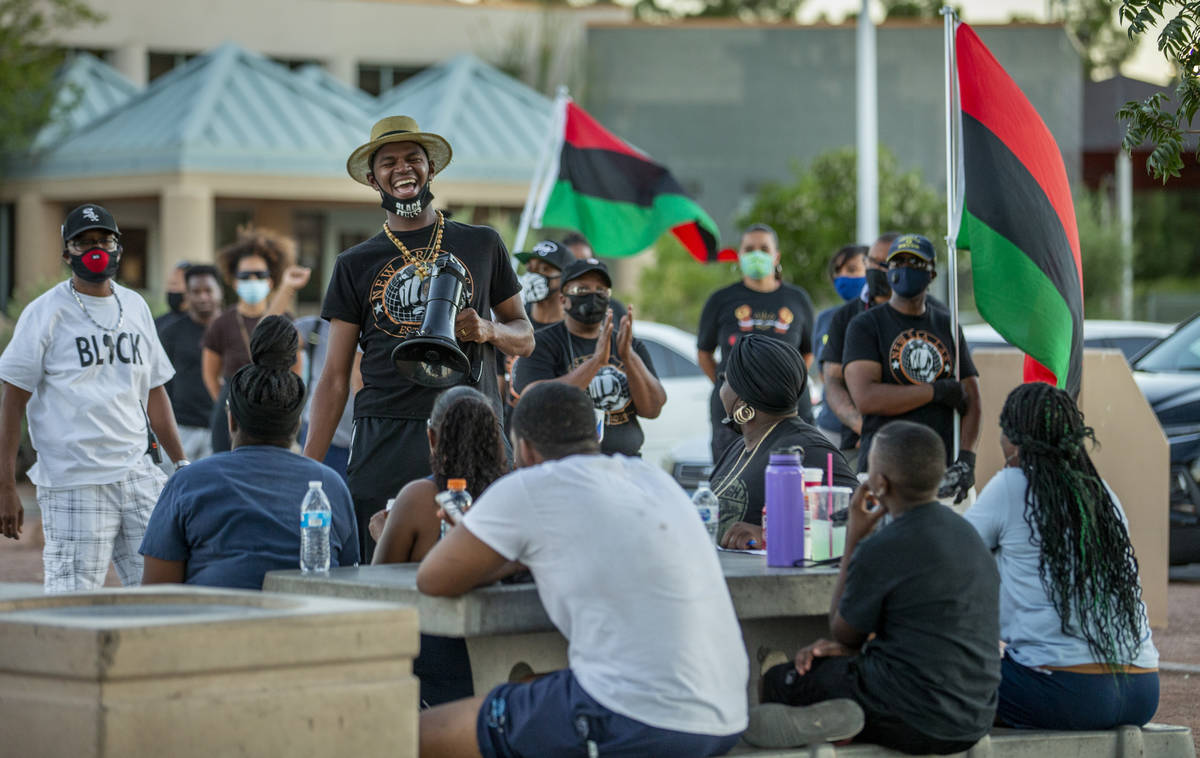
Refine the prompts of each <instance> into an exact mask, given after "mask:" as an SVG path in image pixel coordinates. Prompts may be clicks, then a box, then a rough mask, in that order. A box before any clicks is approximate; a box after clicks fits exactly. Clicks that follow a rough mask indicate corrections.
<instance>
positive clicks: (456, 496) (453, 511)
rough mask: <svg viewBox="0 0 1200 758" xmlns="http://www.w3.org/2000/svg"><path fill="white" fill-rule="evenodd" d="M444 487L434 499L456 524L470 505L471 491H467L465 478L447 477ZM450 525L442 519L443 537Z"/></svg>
mask: <svg viewBox="0 0 1200 758" xmlns="http://www.w3.org/2000/svg"><path fill="white" fill-rule="evenodd" d="M446 487H447V489H446V490H445V491H443V492H439V493H438V494H437V495H436V496H434V500H436V501H437V504H438V505H439V506H440V507H441V509H442V510H443V511H445V513H446V517H447V518H448V519H450V521H451V522H452V523H453V524H454V525H456V526H457V525H458V522H459V520H460V519H461V518H462V517H463V514H464V513H466V512H467V509H468V508H470V507H471V493H470V492H467V480H466V479H447V480H446ZM450 526H451V525H450V524H447V523H446V522H445V521H442V536H443V537H445V536H446V532H448V531H450Z"/></svg>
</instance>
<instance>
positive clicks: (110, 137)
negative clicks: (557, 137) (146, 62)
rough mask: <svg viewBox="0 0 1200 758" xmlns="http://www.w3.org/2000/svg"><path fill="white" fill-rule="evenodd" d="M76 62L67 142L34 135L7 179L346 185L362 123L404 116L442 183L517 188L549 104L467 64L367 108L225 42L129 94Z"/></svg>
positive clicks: (352, 94)
mask: <svg viewBox="0 0 1200 758" xmlns="http://www.w3.org/2000/svg"><path fill="white" fill-rule="evenodd" d="M77 61H78V62H77V63H76V65H75V68H72V69H71V70H70V71H68V73H67V76H68V77H74V78H75V79H78V80H80V81H82V82H83V83H84V84H83V86H82V89H83V90H84V92H85V93H86V94H87V97H85V98H84V99H83V101H82V102H81V103H80V104H79V106H78V107H77V108H76V109H74V110H71V111H70V119H69V121H64V122H63V123H64V124H69V127H70V128H69V132H67V130H60V131H58V132H56V133H53V134H51V133H47V134H46V135H44V136H39V140H41V142H40V143H39V144H40V145H41V147H42V149H41V150H39V151H37V152H36V153H32V154H31V155H29V156H25V157H24V158H23V159H19V160H16V161H14V162H13V164H12V165H11V167H10V174H9V175H10V176H13V177H14V178H16V177H22V178H36V177H87V176H132V175H144V174H156V173H173V172H178V171H198V172H222V173H233V174H267V175H282V176H308V177H346V158H347V157H348V156H349V155H350V152H351V151H352V150H353V149H354V148H355V147H357V146H358V145H360V144H362V143H363V142H365V141H366V139H367V136H368V135H369V133H370V130H371V124H372V123H374V122H375V121H376V120H377V119H378V118H380V117H382V116H383V115H395V114H399V113H403V114H408V115H412V116H413V117H415V118H416V119H417V120H418V122H419V123H420V124H421V126H422V128H423V129H427V130H429V131H434V132H438V133H440V134H442V135H443V136H445V137H446V139H448V140H449V141H450V144H451V146H452V147H453V148H454V160H453V162H452V163H451V164H450V166H449V168H448V169H447V171H446V174H445V175H446V176H447V177H449V178H453V179H455V180H460V181H480V182H527V181H529V179H530V177H531V176H532V175H533V171H534V168H535V165H536V163H537V160H538V158H539V156H540V154H541V151H542V149H543V147H544V144H545V141H546V139H547V138H548V133H547V132H548V129H549V127H550V120H551V113H550V112H551V107H552V104H551V101H550V100H549V99H548V98H546V97H544V96H542V95H540V94H538V93H537V92H535V91H533V90H532V89H530V88H528V87H526V86H525V85H524V84H521V83H520V82H518V81H516V80H515V79H512V78H511V77H509V76H507V75H506V74H504V73H502V72H500V71H498V70H497V69H495V68H493V67H491V66H489V65H488V64H486V63H484V62H483V61H481V60H479V59H478V58H475V57H473V56H470V55H464V56H459V57H457V58H454V59H452V60H450V61H448V62H446V63H444V64H440V65H437V66H434V67H432V68H429V69H427V70H426V71H423V72H421V73H420V74H418V75H417V76H415V77H413V78H411V79H409V80H408V81H406V82H404V83H403V84H401V85H400V86H398V87H396V88H393V89H392V90H389V91H388V92H385V93H384V94H383V95H381V96H380V97H379V98H378V99H375V98H372V97H370V96H369V95H367V94H366V93H365V92H362V91H361V90H357V89H354V88H352V87H347V86H346V85H344V84H342V83H341V82H339V81H337V80H336V79H335V78H334V77H332V76H330V75H329V74H327V73H326V72H324V71H321V70H319V69H309V68H306V69H302V70H300V71H291V70H289V69H288V68H287V67H285V66H282V65H279V64H277V63H274V62H272V61H270V60H268V59H267V58H264V57H263V56H261V55H259V54H257V53H254V52H250V51H248V50H245V49H244V48H241V47H239V46H237V45H235V44H232V43H226V44H224V45H221V46H220V47H217V48H214V49H213V50H210V51H209V52H207V53H205V54H204V55H201V56H198V57H196V58H193V59H192V60H191V61H188V62H187V63H186V64H184V65H182V66H180V67H179V68H176V69H174V70H172V71H170V72H169V73H167V74H165V75H163V76H161V77H159V78H158V79H155V80H154V81H153V82H151V83H150V85H149V86H148V87H146V89H145V90H143V91H141V92H140V93H139V92H137V91H136V89H131V88H133V85H132V84H129V83H128V82H127V81H124V80H123V79H121V78H120V75H119V74H117V73H116V72H115V71H113V70H112V69H110V68H109V67H107V66H106V65H105V64H103V63H101V62H100V61H98V60H96V59H95V58H90V56H87V57H83V56H81V57H80V58H79V59H77ZM101 85H103V86H101ZM120 97H123V99H121V100H120V101H119V102H118V98H120ZM64 132H67V133H65V134H64ZM346 178H347V181H349V177H346Z"/></svg>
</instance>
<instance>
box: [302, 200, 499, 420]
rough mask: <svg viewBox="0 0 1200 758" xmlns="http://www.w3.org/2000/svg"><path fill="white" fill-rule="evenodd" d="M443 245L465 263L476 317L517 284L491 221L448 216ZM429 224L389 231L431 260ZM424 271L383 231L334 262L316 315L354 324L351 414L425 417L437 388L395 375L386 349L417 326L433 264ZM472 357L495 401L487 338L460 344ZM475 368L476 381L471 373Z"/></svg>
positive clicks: (486, 314) (479, 385) (492, 354)
mask: <svg viewBox="0 0 1200 758" xmlns="http://www.w3.org/2000/svg"><path fill="white" fill-rule="evenodd" d="M445 223H446V226H445V231H444V232H443V235H442V244H441V249H440V251H438V253H439V254H441V253H450V254H451V255H453V256H454V257H456V258H457V259H458V260H459V262H461V263H462V264H463V266H464V267H465V268H466V270H467V282H466V286H465V290H466V292H465V294H466V300H467V303H469V304H470V307H472V308H474V309H475V311H476V312H478V313H479V316H480V318H486V319H490V318H492V312H491V311H492V308H493V307H494V306H496V305H498V304H500V303H502V302H504V301H505V300H507V299H509V298H510V297H512V296H513V295H516V294H517V293H518V292H520V291H521V284H520V282H518V281H517V275H516V273H515V272H514V271H513V267H512V264H511V263H510V262H509V258H508V250H506V249H505V247H504V242H503V241H502V240H501V239H500V235H499V234H497V233H496V230H495V229H492V228H490V227H487V226H472V225H470V224H460V223H458V222H456V221H450V220H447V221H446V222H445ZM434 226H435V225H434V224H430V225H429V226H427V227H425V228H423V229H417V230H415V231H411V232H393V234H394V235H395V236H396V238H397V239H399V240H400V241H401V242H402V243H403V244H404V245H405V246H406V247H407V248H408V250H409V252H410V253H412V255H413V256H414V257H415V258H416V259H417V260H432V258H434V257H435V256H434V255H432V254H431V253H430V251H429V247H430V245H432V243H433V236H434V234H433V233H434ZM420 268H423V269H424V271H425V274H424V275H422V273H421V271H420V269H419V268H418V267H417V266H414V265H413V264H412V263H409V262H408V261H406V260H405V257H404V255H403V254H402V253H401V252H400V250H399V249H398V248H397V247H396V245H395V244H393V243H392V241H391V240H390V239H388V237H387V235H385V234H384V233H383V232H382V231H381V232H380V233H379V234H376V235H375V236H374V237H372V238H371V239H369V240H367V241H366V242H363V243H361V244H359V245H355V246H354V247H352V248H350V249H349V250H346V251H345V252H343V253H342V254H341V255H339V256H338V257H337V261H336V262H335V263H334V267H333V276H332V277H331V278H330V281H329V289H328V290H327V291H326V293H325V303H324V305H323V306H322V308H321V317H322V318H325V319H334V318H336V319H339V320H341V321H348V322H350V323H352V324H358V325H359V337H358V340H359V345H360V346H361V347H362V350H363V358H362V377H363V387H362V389H361V390H359V392H358V394H357V395H355V398H354V417H355V418H363V417H367V416H375V417H383V418H400V419H425V418H429V412H430V410H432V408H433V401H434V399H435V398H437V396H438V393H439V392H441V390H439V389H434V388H429V387H424V386H421V385H419V384H415V383H413V382H410V381H408V380H405V379H403V378H401V377H400V375H399V374H398V373H397V372H396V367H395V364H393V363H392V350H393V349H394V348H395V347H396V345H398V344H399V343H400V342H401V341H402V340H403V339H405V338H406V337H409V336H411V335H412V334H414V333H415V332H417V331H418V330H419V329H420V328H421V321H422V320H423V319H424V318H425V298H426V296H427V295H428V292H429V272H430V270H431V268H432V266H431V265H430V264H428V263H426V264H423V265H422V266H421V267H420ZM459 347H461V348H462V349H463V351H464V352H465V353H466V355H467V357H468V358H470V359H471V370H472V377H471V378H470V380H468V381H469V383H471V384H472V385H473V386H474V387H475V388H476V389H478V390H479V391H480V392H482V393H483V394H484V395H485V396H487V397H488V398H491V399H492V400H493V403H494V404H495V405H496V410H497V412H499V409H500V405H499V402H500V392H499V387H498V385H497V382H496V351H495V349H494V348H493V347H492V346H491V345H490V344H480V343H477V342H470V343H466V344H460V345H459ZM476 376H478V380H477V381H471V380H474V379H475V377H476Z"/></svg>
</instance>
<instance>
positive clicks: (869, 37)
mask: <svg viewBox="0 0 1200 758" xmlns="http://www.w3.org/2000/svg"><path fill="white" fill-rule="evenodd" d="M870 5H871V2H870V0H862V8H861V9H860V11H859V14H858V44H857V45H856V52H857V59H858V61H857V63H856V64H855V73H856V79H857V82H856V87H855V91H856V94H857V99H858V119H857V122H858V127H857V143H858V214H857V227H858V235H857V236H858V242H859V244H862V245H869V244H871V243H872V242H873V241H874V240H875V238H876V237H877V236H879V118H878V110H879V103H878V98H877V89H878V87H877V77H876V70H875V69H876V64H875V23H874V22H873V21H871V8H870Z"/></svg>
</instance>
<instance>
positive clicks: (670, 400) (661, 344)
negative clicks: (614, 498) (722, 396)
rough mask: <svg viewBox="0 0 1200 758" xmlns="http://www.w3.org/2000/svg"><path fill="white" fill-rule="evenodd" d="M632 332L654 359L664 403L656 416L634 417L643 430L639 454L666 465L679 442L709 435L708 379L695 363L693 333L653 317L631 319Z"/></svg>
mask: <svg viewBox="0 0 1200 758" xmlns="http://www.w3.org/2000/svg"><path fill="white" fill-rule="evenodd" d="M633 336H634V337H636V338H638V339H639V340H641V341H642V343H643V344H644V345H645V346H646V350H647V351H648V352H649V353H650V360H652V361H653V362H654V370H655V372H656V373H657V374H658V380H659V381H660V382H662V386H663V389H664V390H666V392H667V404H666V405H664V406H663V409H662V413H660V414H659V416H658V418H656V419H644V418H643V419H638V423H639V424H641V426H642V429H643V430H644V431H645V433H646V441H645V442H644V443H643V444H642V457H643V458H645V459H646V460H647V461H649V462H651V463H654V464H656V465H662V466H666V465H667V459H668V458H670V453H671V450H672V449H674V448H675V447H676V446H677V445H679V444H680V443H681V442H685V441H687V440H691V439H695V438H697V437H703V438H704V440H705V442H706V444H707V440H708V435H709V422H708V400H709V396H710V395H711V393H712V382H710V381H709V379H708V377H707V376H705V374H704V372H703V371H702V370H701V369H700V366H699V364H697V363H696V336H695V335H693V334H689V333H688V332H685V331H684V330H682V329H677V328H675V327H673V326H668V325H666V324H658V323H655V322H653V321H634V323H633Z"/></svg>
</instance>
